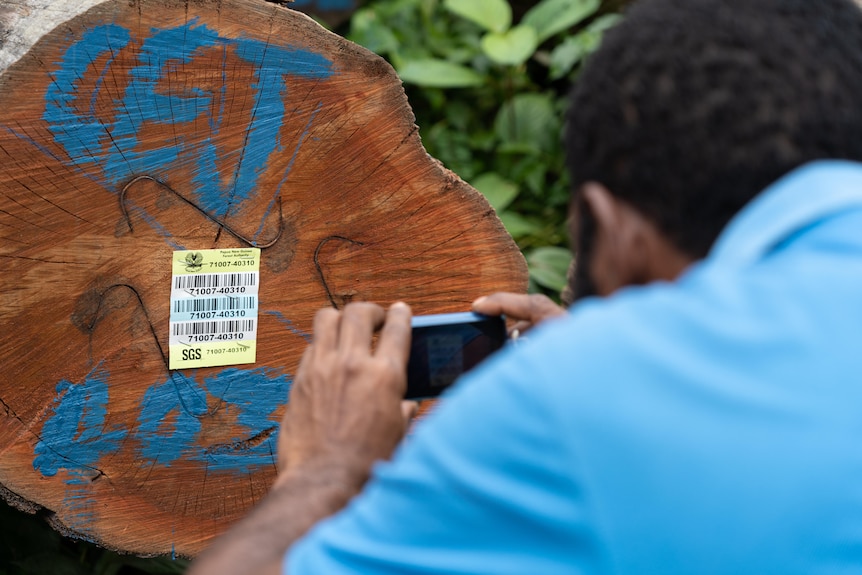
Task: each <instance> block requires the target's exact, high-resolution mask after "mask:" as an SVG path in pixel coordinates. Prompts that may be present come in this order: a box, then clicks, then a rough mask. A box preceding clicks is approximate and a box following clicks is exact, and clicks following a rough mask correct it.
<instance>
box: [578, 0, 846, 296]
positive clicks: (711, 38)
mask: <svg viewBox="0 0 862 575" xmlns="http://www.w3.org/2000/svg"><path fill="white" fill-rule="evenodd" d="M565 138H566V146H567V163H568V167H569V170H570V171H571V174H572V181H573V185H574V190H575V196H574V199H575V201H576V205H577V202H578V195H577V188H578V187H579V186H580V185H581V184H583V183H585V182H588V181H596V182H600V183H602V184H604V185H605V186H606V187H607V188H608V189H609V190H610V191H611V192H612V193H613V194H614V195H615V196H617V197H619V198H621V199H623V200H625V201H627V202H628V203H630V204H631V205H633V206H634V207H635V208H637V209H638V210H639V211H640V212H641V213H643V214H644V215H645V216H647V217H649V218H650V219H651V220H652V221H653V222H654V223H655V224H656V225H657V226H658V227H659V229H660V230H662V231H663V232H664V233H665V234H666V235H667V237H668V238H669V239H670V240H671V241H672V242H673V243H674V244H675V245H676V246H677V247H678V248H679V249H681V250H682V251H683V252H684V253H686V254H688V255H690V256H692V257H695V258H702V257H704V256H705V255H706V254H707V252H708V251H709V249H710V246H711V245H712V243H713V242H714V240H715V239H716V237H717V236H718V234H719V232H720V231H721V229H722V228H723V227H724V226H725V225H726V224H727V222H728V221H729V220H730V218H731V217H733V215H734V214H736V213H737V212H738V211H739V210H740V209H741V208H742V207H743V206H744V205H745V204H746V203H747V202H748V201H749V200H751V199H752V198H753V197H754V196H755V195H757V193H758V192H759V191H761V190H762V189H763V188H765V187H767V186H768V185H769V184H770V183H772V182H774V181H775V180H776V179H778V178H779V177H781V176H782V175H784V174H786V173H787V172H789V171H790V170H792V169H793V168H795V167H797V166H800V165H801V164H804V163H806V162H809V161H811V160H816V159H823V158H841V159H851V160H860V161H862V11H860V8H859V7H858V6H856V5H855V4H854V3H853V2H852V1H851V0H639V1H638V2H636V3H635V4H634V5H633V6H632V7H631V9H630V10H629V11H628V13H627V15H626V16H625V18H624V19H623V21H622V22H621V23H620V24H619V25H618V26H616V27H615V28H613V29H612V30H610V31H608V32H607V33H606V36H605V38H604V41H603V43H602V45H601V47H600V48H599V50H598V51H597V52H596V53H595V54H594V55H593V56H592V57H591V58H590V60H589V61H588V62H587V64H586V66H585V68H584V70H583V73H582V74H581V77H580V79H579V81H578V83H577V85H576V87H575V89H574V90H573V92H572V94H571V99H570V106H569V111H568V113H567V129H566V136H565ZM811 193H812V194H816V193H817V190H811ZM584 219H585V220H586V221H582V225H581V229H580V230H579V233H578V238H576V242H575V243H576V244H579V245H577V247H578V251H581V252H583V251H586V252H587V253H588V252H589V242H590V238H591V235H592V231H593V230H592V228H593V227H594V223H593V222H591V221H590V218H589V217H586V218H584ZM584 263H585V262H584V261H581V264H584ZM580 267H583V265H582V266H580ZM579 275H582V276H583V273H581V274H579ZM581 280H582V282H583V281H586V280H585V278H584V277H582V278H581ZM576 290H578V288H577V287H576ZM578 291H588V289H587V288H586V287H584V286H581V288H580V290H578Z"/></svg>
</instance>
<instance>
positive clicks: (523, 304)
mask: <svg viewBox="0 0 862 575" xmlns="http://www.w3.org/2000/svg"><path fill="white" fill-rule="evenodd" d="M473 311H475V312H476V313H482V314H485V315H500V314H503V315H505V316H506V317H507V318H508V319H512V320H515V324H514V325H513V326H512V327H511V328H510V329H509V333H514V332H515V330H517V331H518V333H524V332H525V331H527V330H529V329H530V328H532V327H534V326H536V325H538V324H540V323H542V322H544V321H547V320H549V319H552V318H555V317H559V316H561V315H565V313H566V310H565V309H563V308H562V307H560V306H558V305H557V304H555V303H554V302H553V301H551V299H550V298H548V297H546V296H543V295H539V294H530V295H525V294H517V293H507V292H497V293H495V294H492V295H489V296H486V297H480V298H479V299H477V300H476V301H474V302H473Z"/></svg>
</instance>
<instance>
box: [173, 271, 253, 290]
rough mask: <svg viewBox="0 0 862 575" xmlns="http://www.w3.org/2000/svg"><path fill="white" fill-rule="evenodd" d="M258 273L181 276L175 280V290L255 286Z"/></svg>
mask: <svg viewBox="0 0 862 575" xmlns="http://www.w3.org/2000/svg"><path fill="white" fill-rule="evenodd" d="M256 282H257V274H256V273H240V274H199V275H181V276H176V277H175V278H174V289H189V288H219V287H240V286H253V285H255V283H256Z"/></svg>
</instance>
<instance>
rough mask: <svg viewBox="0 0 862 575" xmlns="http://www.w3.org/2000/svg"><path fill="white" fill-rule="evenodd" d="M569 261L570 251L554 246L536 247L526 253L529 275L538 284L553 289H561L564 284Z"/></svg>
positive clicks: (570, 259) (570, 257) (570, 258)
mask: <svg viewBox="0 0 862 575" xmlns="http://www.w3.org/2000/svg"><path fill="white" fill-rule="evenodd" d="M571 261H572V252H570V251H569V250H567V249H566V248H561V247H555V246H549V247H542V248H536V249H535V250H533V251H532V252H530V253H529V254H527V267H528V268H529V270H530V277H531V278H533V279H534V280H535V282H536V283H537V284H539V285H540V286H543V287H546V288H549V289H552V290H555V291H562V289H563V288H564V287H565V286H566V273H567V272H568V269H569V264H570V263H571Z"/></svg>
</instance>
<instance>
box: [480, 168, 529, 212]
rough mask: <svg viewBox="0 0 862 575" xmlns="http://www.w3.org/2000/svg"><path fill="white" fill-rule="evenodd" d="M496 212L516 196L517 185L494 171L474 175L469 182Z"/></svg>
mask: <svg viewBox="0 0 862 575" xmlns="http://www.w3.org/2000/svg"><path fill="white" fill-rule="evenodd" d="M471 184H472V185H473V187H474V188H476V189H477V190H479V191H480V192H482V195H483V196H485V198H486V199H487V200H488V203H489V204H491V207H492V208H494V211H496V212H497V213H500V212H502V211H503V210H505V209H506V207H507V206H508V205H509V204H511V203H512V200H514V199H515V198H516V197H517V196H518V191H519V190H518V185H517V184H514V183H512V182H510V181H509V180H507V179H505V178H504V177H503V176H501V175H500V174H497V173H496V172H486V173H484V174H480V175H479V176H476V178H475V179H474V180H473V181H472V182H471Z"/></svg>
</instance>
